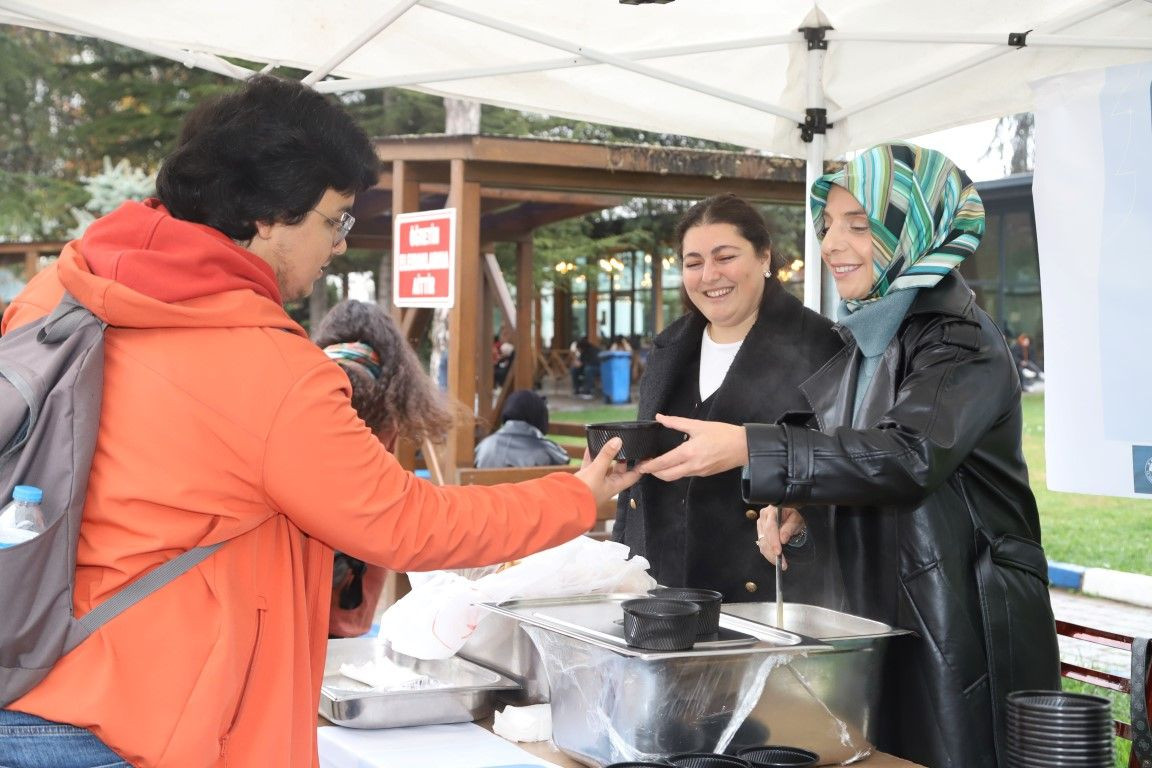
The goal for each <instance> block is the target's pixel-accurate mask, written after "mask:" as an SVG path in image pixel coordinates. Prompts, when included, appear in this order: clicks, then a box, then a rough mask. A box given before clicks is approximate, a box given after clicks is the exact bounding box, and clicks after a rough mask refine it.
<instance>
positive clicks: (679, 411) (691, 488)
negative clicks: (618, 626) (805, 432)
mask: <svg viewBox="0 0 1152 768" xmlns="http://www.w3.org/2000/svg"><path fill="white" fill-rule="evenodd" d="M675 236H676V242H677V244H678V246H679V251H680V262H681V270H682V275H683V287H682V290H681V292H682V294H683V302H684V306H685V307H687V308H688V311H687V312H686V313H685V314H684V315H683V316H682V317H680V318H679V319H678V320H676V321H675V322H674V323H672V324H671V325H670V326H668V328H666V329H665V330H664V331H663V332H662V333H660V334H659V335H658V336H657V337H656V338H655V339H654V341H653V345H652V351H651V352H650V353H649V355H648V363H647V366H646V368H645V371H644V376H643V378H642V379H641V380H640V388H639V405H638V416H637V418H639V419H652V418H653V417H655V415H656V414H658V413H663V414H674V415H678V416H685V417H689V416H690V417H694V418H707V419H714V420H717V421H722V422H727V423H729V424H733V425H736V424H743V423H744V422H745V421H749V420H752V419H753V414H755V417H754V419H755V420H757V421H767V422H772V421H775V420H776V419H778V418H780V417H781V416H783V415H784V414H785V413H787V412H789V411H792V410H796V409H798V408H802V407H803V406H804V398H803V396H802V395H801V393H800V391H799V389H798V388H797V387H798V386H799V384H800V382H802V381H803V380H804V379H806V378H807V377H808V376H810V375H811V374H812V373H814V372H815V371H816V370H817V369H818V368H819V367H820V366H821V365H822V364H823V363H824V362H825V361H827V360H828V359H829V358H830V357H832V355H834V354H835V353H836V352H837V351H838V350H839V349H840V348H841V347H842V342H841V341H840V338H839V337H838V336H837V335H836V334H835V333H834V332H833V331H832V323H831V321H830V320H828V319H827V318H825V317H822V316H820V315H819V314H817V313H815V312H812V311H811V310H809V309H806V308H805V307H804V305H803V304H801V303H800V301H799V300H797V299H796V298H795V297H793V296H792V295H791V294H790V293H788V291H786V290H785V289H784V286H783V285H781V284H780V281H779V279H778V278H777V277H776V276H775V275H776V269H777V268H778V267H779V266H780V264H778V263H777V261H776V258H775V257H774V256H773V254H772V242H771V236H770V235H769V232H768V227H767V225H766V224H765V223H764V219H763V217H762V216H761V215H760V213H759V212H758V211H757V210H756V209H755V208H753V207H752V206H751V205H750V204H749V203H748V202H746V201H745V200H742V199H741V198H739V197H737V196H735V195H720V196H717V197H711V198H708V199H706V200H703V201H701V202H699V203H697V204H696V205H694V206H692V207H691V208H690V209H688V211H687V212H686V213H685V214H684V216H683V217H682V218H681V220H680V222H679V223H678V224H677V226H676V235H675ZM733 428H734V429H735V428H736V427H733ZM762 514H764V513H763V511H762V510H761V508H760V507H759V506H750V505H747V504H745V503H744V500H743V498H742V497H741V495H740V473H739V471H728V472H724V473H722V474H718V475H717V476H715V477H708V478H687V477H685V478H677V479H676V480H674V481H670V482H665V481H664V480H662V479H660V478H658V477H655V476H653V475H647V476H645V478H644V479H643V480H642V481H641V482H640V483H638V484H637V485H635V486H634V487H633V488H632V489H631V490H629V491H627V492H624V493H621V494H620V496H619V500H618V509H617V514H616V523H615V526H614V527H613V529H612V536H613V538H614V539H615V540H617V541H621V542H623V543H625V544H627V545H628V546H629V547H630V548H631V550H632V551H633V553H635V554H638V555H642V556H644V557H646V558H647V559H648V561H649V562H650V563H651V564H652V567H651V574H652V576H653V577H654V578H655V579H656V580H657V581H658V582H660V583H661V584H663V585H665V586H675V587H682V586H687V587H697V588H707V589H715V590H718V591H719V592H721V593H722V594H723V595H724V600H725V601H726V602H737V601H750V600H755V601H759V600H770V599H771V597H772V594H773V591H774V588H775V580H776V574H775V564H774V563H769V562H767V561H765V560H764V558H763V557H762V556H761V555H760V551H759V550H758V549H757V547H756V544H755V543H754V542H755V539H756V536H757V534H756V525H757V520H758V518H759V517H760V516H761V515H762ZM808 528H809V529H810V530H811V533H810V534H809V533H805V534H804V535H803V536H802V535H800V531H799V530H795V531H792V532H793V533H795V534H797V535H796V537H795V538H794V539H793V540H792V541H790V546H789V547H788V548H787V558H786V563H785V565H786V566H791V567H790V568H789V574H790V575H791V578H790V579H789V584H790V592H789V599H792V600H797V601H801V602H820V603H828V602H834V601H835V595H833V594H830V589H831V585H833V584H834V583H835V579H834V576H835V571H834V569H832V568H830V567H829V563H827V562H825V560H826V559H830V558H831V554H832V542H831V539H830V531H829V530H828V529H827V521H826V520H822V519H820V518H819V517H818V515H817V513H816V512H815V511H813V512H812V513H810V514H809V515H808Z"/></svg>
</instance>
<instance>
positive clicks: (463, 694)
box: [320, 637, 519, 728]
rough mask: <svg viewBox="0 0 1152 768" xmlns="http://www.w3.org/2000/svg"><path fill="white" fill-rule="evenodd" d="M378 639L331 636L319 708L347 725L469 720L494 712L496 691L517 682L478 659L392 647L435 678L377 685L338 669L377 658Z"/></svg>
mask: <svg viewBox="0 0 1152 768" xmlns="http://www.w3.org/2000/svg"><path fill="white" fill-rule="evenodd" d="M376 643H377V641H376V639H375V638H370V637H356V638H347V639H336V640H329V641H328V658H327V661H326V663H325V666H324V683H323V685H322V687H321V689H320V714H321V715H322V716H323V717H325V718H326V719H327V720H329V721H330V722H331V723H333V724H335V725H342V726H345V727H347V728H399V727H403V726H409V725H435V724H439V723H466V722H470V721H473V720H483V719H484V718H486V717H488V716H490V715H491V714H492V709H493V704H494V701H493V695H494V693H495V692H497V691H506V690H509V689H515V688H519V685H518V684H517V683H516V682H515V681H513V680H511V679H509V678H507V677H505V676H504V675H501V674H499V673H497V672H493V671H492V670H490V669H485V668H484V667H482V666H480V665H479V664H473V663H472V662H470V661H467V660H465V659H461V658H459V657H456V656H453V657H451V658H448V659H433V660H425V659H414V658H412V657H411V656H405V655H403V654H400V653H396V652H395V651H392V650H391V649H389V650H388V653H387V658H388V659H389V660H390V661H392V662H394V663H396V664H398V665H400V666H402V667H406V668H408V669H411V670H413V671H415V672H418V673H419V674H422V675H427V676H428V677H429V678H431V681H432V684H431V685H429V686H428V687H424V688H415V689H403V688H397V689H376V688H372V687H370V686H368V685H366V684H364V683H362V682H360V681H358V680H352V679H351V678H348V677H345V676H344V675H341V674H340V665H341V664H344V663H350V664H364V663H366V662H368V661H371V660H372V659H374V658H375V653H376Z"/></svg>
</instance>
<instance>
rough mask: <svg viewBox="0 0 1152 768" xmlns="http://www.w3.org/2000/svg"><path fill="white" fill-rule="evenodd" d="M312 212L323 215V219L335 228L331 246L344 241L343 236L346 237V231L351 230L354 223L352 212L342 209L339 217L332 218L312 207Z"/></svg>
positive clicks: (354, 218)
mask: <svg viewBox="0 0 1152 768" xmlns="http://www.w3.org/2000/svg"><path fill="white" fill-rule="evenodd" d="M312 213H315V214H316V215H317V216H321V217H323V218H324V220H325V221H327V222H328V223H329V224H331V225H332V226H333V227H335V230H334V231H333V232H332V247H333V248H335V247H336V246H338V245H340V243H342V242H344V238H346V237H348V233H349V232H351V231H352V227H353V226H355V225H356V217H355V216H353V215H352V214H350V213H348V211H344V212H343V213H341V214H340V218H339V219H333V218H330V217H328V216H325V215H324V214H322V213H320V211H318V210H316V209H315V208H313V209H312Z"/></svg>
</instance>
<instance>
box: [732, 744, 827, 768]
mask: <svg viewBox="0 0 1152 768" xmlns="http://www.w3.org/2000/svg"><path fill="white" fill-rule="evenodd" d="M736 754H737V755H738V756H740V757H742V758H744V759H745V760H747V761H748V764H749V765H751V766H752V768H809V766H813V765H816V763H817V761H819V760H820V755H818V754H816V753H815V752H810V751H809V750H807V749H801V748H800V747H776V746H765V747H745V748H744V749H741V750H740V751H739V752H737V753H736Z"/></svg>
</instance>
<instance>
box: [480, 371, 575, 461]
mask: <svg viewBox="0 0 1152 768" xmlns="http://www.w3.org/2000/svg"><path fill="white" fill-rule="evenodd" d="M500 420H501V422H502V424H501V426H500V429H498V430H496V431H495V432H493V433H492V434H490V435H488V437H486V438H484V439H483V440H481V441H480V442H479V443H478V444H477V445H476V466H477V467H478V468H480V469H495V468H497V467H546V466H549V465H563V464H567V463H568V454H567V453H565V451H564V449H563V448H561V447H560V446H558V445H556V443H554V442H552V441H551V440H549V439H548V438H546V437H544V435H545V434H546V433H547V432H548V403H547V402H545V400H544V398H542V397H541V396H540V395H538V394H536V393H535V392H533V391H532V390H530V389H518V390H516V391H515V392H513V393H512V394H510V395H508V399H507V400H505V401H504V409H503V410H502V411H501V412H500Z"/></svg>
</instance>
